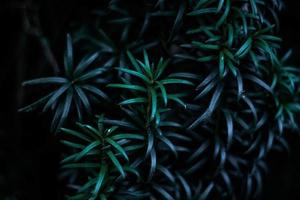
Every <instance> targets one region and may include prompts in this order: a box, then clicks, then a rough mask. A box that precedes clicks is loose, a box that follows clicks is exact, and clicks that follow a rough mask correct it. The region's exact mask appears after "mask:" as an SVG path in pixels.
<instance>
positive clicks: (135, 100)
mask: <svg viewBox="0 0 300 200" xmlns="http://www.w3.org/2000/svg"><path fill="white" fill-rule="evenodd" d="M146 102H147V99H146V98H144V97H137V98H132V99H127V100H124V101H122V102H120V103H119V104H120V105H128V104H136V103H146Z"/></svg>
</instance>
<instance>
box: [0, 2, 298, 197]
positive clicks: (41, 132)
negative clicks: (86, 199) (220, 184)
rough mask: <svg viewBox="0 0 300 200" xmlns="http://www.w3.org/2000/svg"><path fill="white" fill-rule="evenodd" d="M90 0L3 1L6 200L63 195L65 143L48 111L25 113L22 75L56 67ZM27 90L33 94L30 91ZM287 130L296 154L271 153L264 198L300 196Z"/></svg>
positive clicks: (283, 16)
mask: <svg viewBox="0 0 300 200" xmlns="http://www.w3.org/2000/svg"><path fill="white" fill-rule="evenodd" d="M86 2H87V1H74V0H73V1H71V0H27V1H17V0H6V1H5V0H0V33H1V35H0V48H1V51H0V52H1V53H0V55H1V56H0V58H1V59H0V69H1V70H0V200H2V199H5V200H17V199H18V200H23V199H24V200H27V199H30V200H47V199H51V200H58V199H62V197H61V194H62V189H63V187H62V183H60V182H59V181H58V177H57V174H58V162H59V152H60V146H59V145H58V142H57V141H56V139H55V136H54V135H53V134H51V133H49V131H48V127H49V124H43V123H46V122H47V120H43V118H45V119H47V116H45V115H40V114H37V113H36V112H35V113H28V114H20V113H18V112H17V109H18V108H19V107H20V106H21V105H24V104H25V103H26V102H24V91H23V88H22V87H21V82H22V80H25V79H29V78H32V77H34V76H35V77H37V76H39V75H41V74H42V72H43V73H45V71H46V72H47V71H49V72H51V71H52V70H53V68H55V66H56V62H58V63H61V60H60V59H61V58H62V56H61V55H62V50H63V48H64V47H63V45H64V38H61V37H62V36H64V35H65V33H66V31H67V30H66V28H67V25H68V24H69V22H70V19H71V18H74V17H75V18H76V17H81V16H83V15H84V11H85V8H86V9H88V7H87V6H92V3H91V2H90V1H89V5H86V4H87V3H86ZM285 3H286V6H285V8H284V10H283V11H282V12H281V13H280V15H279V17H280V21H281V27H280V32H279V35H280V36H281V37H282V38H283V43H282V47H283V49H285V50H288V49H289V48H291V49H293V56H292V58H291V63H293V64H295V65H298V66H300V29H299V25H300V1H297V0H290V1H285ZM44 37H46V38H47V39H48V42H49V44H51V46H49V45H47V44H46V43H45V42H44V40H43V38H44ZM54 57H55V58H56V59H57V60H55V59H53V58H54ZM26 94H27V97H26V99H30V97H28V90H27V91H26ZM31 95H32V96H34V94H30V96H31ZM286 134H287V135H288V141H289V143H290V154H287V153H278V152H274V153H272V154H271V155H270V156H269V158H268V164H269V167H270V173H269V174H268V176H267V177H266V179H265V182H264V185H265V188H264V197H263V199H273V200H274V199H288V200H294V199H295V200H298V199H300V137H299V136H297V135H296V134H295V133H286ZM6 198H7V199H6Z"/></svg>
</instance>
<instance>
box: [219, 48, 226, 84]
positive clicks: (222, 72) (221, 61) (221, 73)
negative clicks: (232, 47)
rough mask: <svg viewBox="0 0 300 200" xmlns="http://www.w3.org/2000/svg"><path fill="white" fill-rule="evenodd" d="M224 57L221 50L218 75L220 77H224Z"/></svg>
mask: <svg viewBox="0 0 300 200" xmlns="http://www.w3.org/2000/svg"><path fill="white" fill-rule="evenodd" d="M224 60H225V57H224V53H223V52H222V51H221V52H220V55H219V76H220V78H224V76H225V64H224V63H225V61H224Z"/></svg>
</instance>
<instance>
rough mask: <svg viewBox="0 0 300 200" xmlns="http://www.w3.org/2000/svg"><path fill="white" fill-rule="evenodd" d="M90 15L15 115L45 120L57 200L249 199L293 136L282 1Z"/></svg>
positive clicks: (140, 7)
mask: <svg viewBox="0 0 300 200" xmlns="http://www.w3.org/2000/svg"><path fill="white" fill-rule="evenodd" d="M96 5H97V6H91V8H87V10H88V11H87V12H86V14H85V15H84V17H82V18H80V19H76V17H74V19H72V20H71V22H70V23H69V26H68V28H67V32H68V34H66V35H65V36H64V38H65V40H66V42H63V43H64V44H65V45H64V51H62V50H61V52H60V53H61V54H60V55H59V54H58V56H61V58H63V59H59V60H58V62H56V61H55V62H54V63H53V62H52V65H51V66H52V69H53V71H52V72H47V75H45V76H43V77H38V78H36V75H35V74H32V75H31V77H28V78H29V79H30V78H32V77H35V78H34V79H31V80H28V81H25V82H23V86H26V91H27V86H28V87H30V90H31V91H34V90H35V89H36V90H38V92H37V93H38V94H37V93H36V95H34V96H33V98H30V99H33V102H34V103H31V104H29V105H28V106H25V107H23V108H21V109H20V110H19V111H21V112H24V111H25V112H28V111H33V110H38V111H42V112H43V113H47V114H46V116H47V120H46V121H47V122H49V123H47V122H46V124H47V126H48V127H49V130H51V132H53V134H55V137H56V138H59V140H60V142H61V144H62V146H63V147H62V149H63V151H62V152H61V154H62V155H61V161H60V170H59V174H60V180H61V181H62V182H63V183H64V186H63V187H64V192H63V193H64V198H65V199H69V200H83V199H88V200H96V199H101V200H104V199H151V200H155V199H157V200H160V199H167V200H172V199H174V200H175V199H178V200H179V199H188V200H194V199H195V200H196V199H197V200H204V199H214V200H217V199H233V200H234V199H260V198H261V195H262V191H263V189H264V183H265V182H264V180H265V177H266V175H267V173H268V162H267V156H268V155H269V154H270V153H272V152H277V153H279V152H284V151H288V148H289V147H288V144H287V142H286V137H287V133H291V132H297V131H298V122H297V117H296V114H297V112H299V111H300V104H299V92H300V88H299V81H300V70H299V69H298V68H297V67H294V66H292V65H290V64H289V63H290V62H289V57H290V55H291V51H285V50H284V49H281V42H282V39H281V38H280V37H279V36H278V30H279V28H280V27H279V19H278V17H277V13H278V11H279V10H281V9H282V8H283V2H281V1H280V0H263V1H259V0H185V1H170V0H141V1H129V0H128V1H127V0H122V1H121V0H103V1H102V2H101V4H100V5H99V4H96ZM38 34H41V33H38ZM40 37H41V38H42V39H41V40H42V42H44V43H43V44H46V43H47V41H46V40H45V39H43V37H42V36H40ZM52 56H53V55H52ZM49 60H50V61H51V60H52V61H53V59H51V56H50V58H49ZM31 86H34V87H32V89H31ZM35 97H36V98H35Z"/></svg>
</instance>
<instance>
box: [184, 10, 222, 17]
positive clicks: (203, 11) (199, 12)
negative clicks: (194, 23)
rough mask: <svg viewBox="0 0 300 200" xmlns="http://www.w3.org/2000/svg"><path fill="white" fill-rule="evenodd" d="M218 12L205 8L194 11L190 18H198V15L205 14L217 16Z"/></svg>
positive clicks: (189, 14)
mask: <svg viewBox="0 0 300 200" xmlns="http://www.w3.org/2000/svg"><path fill="white" fill-rule="evenodd" d="M216 12H218V10H217V9H216V8H203V9H199V10H194V11H192V12H190V13H188V14H187V15H188V16H198V15H204V14H215V13H216Z"/></svg>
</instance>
